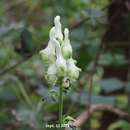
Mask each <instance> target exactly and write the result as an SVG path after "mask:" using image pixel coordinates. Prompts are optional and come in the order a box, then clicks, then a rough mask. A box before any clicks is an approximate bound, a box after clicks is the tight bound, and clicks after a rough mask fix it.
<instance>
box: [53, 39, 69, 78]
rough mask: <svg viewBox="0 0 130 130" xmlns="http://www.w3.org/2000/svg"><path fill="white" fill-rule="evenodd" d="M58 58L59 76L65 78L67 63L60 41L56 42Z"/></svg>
mask: <svg viewBox="0 0 130 130" xmlns="http://www.w3.org/2000/svg"><path fill="white" fill-rule="evenodd" d="M55 41H56V40H55ZM56 57H57V59H56V67H57V70H58V76H60V77H62V76H65V73H66V70H67V66H66V61H65V59H64V58H63V56H62V52H61V47H60V44H59V42H58V41H56Z"/></svg>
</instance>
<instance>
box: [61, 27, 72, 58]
mask: <svg viewBox="0 0 130 130" xmlns="http://www.w3.org/2000/svg"><path fill="white" fill-rule="evenodd" d="M64 36H65V38H64V42H63V45H62V53H63V56H64V58H65V59H69V58H71V57H72V47H71V44H70V40H69V30H68V29H67V28H65V30H64Z"/></svg>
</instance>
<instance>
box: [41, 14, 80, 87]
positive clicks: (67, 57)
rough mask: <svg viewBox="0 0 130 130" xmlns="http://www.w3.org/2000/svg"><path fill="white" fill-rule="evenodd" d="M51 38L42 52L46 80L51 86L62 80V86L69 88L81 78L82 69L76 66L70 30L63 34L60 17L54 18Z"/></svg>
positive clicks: (65, 30)
mask: <svg viewBox="0 0 130 130" xmlns="http://www.w3.org/2000/svg"><path fill="white" fill-rule="evenodd" d="M49 38H50V39H49V42H48V45H47V47H46V48H45V49H43V50H41V51H40V54H41V57H42V59H43V61H44V64H45V70H46V76H45V77H46V80H47V81H48V83H49V84H50V85H55V84H57V82H58V80H59V79H62V80H63V81H62V85H63V86H64V87H69V85H70V83H71V82H73V81H75V80H76V79H77V78H78V77H79V72H80V71H81V69H80V68H78V67H77V66H76V65H75V64H76V61H75V60H74V59H73V58H72V47H71V44H70V40H69V30H68V29H67V28H65V29H64V33H63V34H62V26H61V23H60V16H56V17H55V18H54V26H53V27H52V28H51V30H50V33H49Z"/></svg>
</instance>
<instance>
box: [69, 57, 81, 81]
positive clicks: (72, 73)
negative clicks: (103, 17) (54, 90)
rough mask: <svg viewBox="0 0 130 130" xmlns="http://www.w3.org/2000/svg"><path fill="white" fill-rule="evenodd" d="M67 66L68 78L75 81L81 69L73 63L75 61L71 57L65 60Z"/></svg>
mask: <svg viewBox="0 0 130 130" xmlns="http://www.w3.org/2000/svg"><path fill="white" fill-rule="evenodd" d="M67 68H68V77H69V79H70V80H71V81H75V80H76V79H77V78H78V77H79V72H80V71H81V69H80V68H78V67H77V66H76V65H75V61H74V60H73V59H72V58H71V59H69V60H67Z"/></svg>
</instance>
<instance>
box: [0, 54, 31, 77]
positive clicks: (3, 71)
mask: <svg viewBox="0 0 130 130" xmlns="http://www.w3.org/2000/svg"><path fill="white" fill-rule="evenodd" d="M31 57H32V56H29V57H26V58H24V59H22V60H20V61H18V62H17V63H16V64H14V65H12V66H9V67H8V68H5V69H4V70H2V71H1V72H0V76H3V75H4V74H6V73H8V72H9V71H11V70H13V69H14V68H16V67H17V66H19V65H21V64H22V63H24V62H26V61H28V60H29V59H30V58H31Z"/></svg>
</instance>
